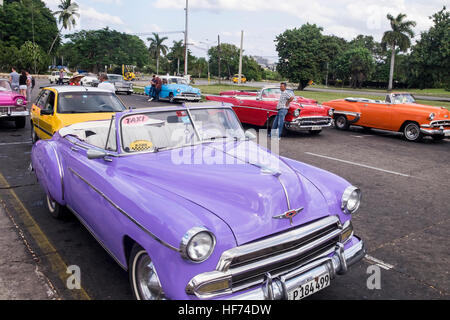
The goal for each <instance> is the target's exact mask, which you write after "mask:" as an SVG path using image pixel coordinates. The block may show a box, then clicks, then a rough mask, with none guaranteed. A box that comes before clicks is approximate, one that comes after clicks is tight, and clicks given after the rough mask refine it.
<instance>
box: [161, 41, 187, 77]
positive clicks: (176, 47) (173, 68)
mask: <svg viewBox="0 0 450 320" xmlns="http://www.w3.org/2000/svg"><path fill="white" fill-rule="evenodd" d="M166 57H167V59H168V60H169V61H170V71H169V73H177V74H179V73H180V69H182V66H183V65H184V44H183V40H180V41H174V42H173V45H172V47H171V48H170V51H169V53H168V54H167V55H166ZM188 61H191V59H189V57H188ZM183 70H184V69H183Z"/></svg>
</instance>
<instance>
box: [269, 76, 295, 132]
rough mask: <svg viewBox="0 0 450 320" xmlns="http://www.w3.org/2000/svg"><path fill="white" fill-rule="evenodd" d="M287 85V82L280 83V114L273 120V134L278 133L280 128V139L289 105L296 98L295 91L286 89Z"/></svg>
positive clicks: (278, 108)
mask: <svg viewBox="0 0 450 320" xmlns="http://www.w3.org/2000/svg"><path fill="white" fill-rule="evenodd" d="M286 87H287V84H286V83H285V82H282V83H281V84H280V90H281V95H280V100H279V101H278V105H277V110H278V114H277V116H276V117H275V120H274V121H273V125H272V130H271V131H272V132H271V136H272V135H273V134H276V131H277V130H278V139H281V135H282V134H283V129H284V118H285V117H286V115H287V113H288V111H289V105H290V104H291V102H292V101H294V98H295V96H294V94H293V92H292V91H291V90H286Z"/></svg>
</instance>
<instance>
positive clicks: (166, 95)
mask: <svg viewBox="0 0 450 320" xmlns="http://www.w3.org/2000/svg"><path fill="white" fill-rule="evenodd" d="M160 78H161V80H162V81H163V82H167V83H166V84H163V85H162V88H161V92H160V93H159V99H160V100H165V101H169V102H170V103H174V102H179V101H193V102H198V101H200V100H201V99H202V93H201V91H200V89H197V88H194V87H191V86H190V85H189V84H188V82H187V81H186V79H185V78H183V77H176V76H162V77H160ZM150 88H151V86H146V87H145V94H146V95H149V94H150Z"/></svg>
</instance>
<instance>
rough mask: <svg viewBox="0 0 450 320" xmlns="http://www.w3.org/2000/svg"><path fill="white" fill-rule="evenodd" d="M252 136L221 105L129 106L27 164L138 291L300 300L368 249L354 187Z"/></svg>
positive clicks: (144, 295) (37, 149) (143, 294)
mask: <svg viewBox="0 0 450 320" xmlns="http://www.w3.org/2000/svg"><path fill="white" fill-rule="evenodd" d="M254 138H255V136H254V134H252V133H251V132H244V130H243V129H242V126H241V124H240V122H239V120H238V119H237V117H236V115H235V113H234V111H233V110H232V109H231V108H230V107H226V106H211V105H209V106H205V105H203V106H196V107H192V108H191V107H185V106H177V107H159V108H152V109H151V110H138V111H126V112H123V113H117V114H116V115H115V116H113V118H112V119H111V120H110V121H109V120H108V121H104V120H103V121H92V122H85V123H79V124H74V125H71V126H68V127H65V128H63V129H61V130H60V131H58V133H56V134H55V135H54V136H53V138H52V139H51V140H48V141H38V142H37V143H36V144H35V145H34V147H33V151H32V166H33V169H34V171H35V173H36V176H37V178H38V180H39V182H40V184H41V186H42V187H43V189H44V190H45V192H46V194H47V200H46V203H47V206H48V209H49V211H50V213H51V214H52V215H53V216H54V217H56V218H61V217H62V216H63V215H64V214H65V213H66V212H67V210H69V211H71V212H72V213H73V214H74V215H75V216H76V217H77V218H78V219H79V220H80V221H81V222H82V224H83V225H84V226H85V227H86V228H87V229H88V230H89V231H90V232H91V233H92V234H93V235H94V237H95V238H96V239H97V240H98V241H99V243H100V244H101V245H102V246H103V247H104V248H105V249H106V251H107V252H108V253H109V254H110V255H111V256H112V257H113V258H114V259H115V260H116V262H117V263H118V264H119V265H120V266H121V267H122V268H124V269H125V270H128V272H129V277H130V284H131V287H132V290H133V292H134V294H135V296H136V298H137V299H147V300H151V299H178V300H182V299H183V300H185V299H245V300H255V299H293V300H296V299H302V298H305V297H307V296H309V295H311V294H313V293H316V292H317V291H319V290H321V289H323V288H325V287H327V286H329V285H330V283H332V282H333V279H334V278H335V277H336V276H337V275H342V274H345V273H346V272H347V270H348V267H349V266H350V265H352V264H354V263H355V262H357V261H359V260H360V259H361V258H362V257H363V256H364V255H365V248H364V244H363V241H362V240H361V239H360V238H358V237H356V236H355V235H354V232H353V226H352V223H351V215H352V214H353V213H354V212H355V211H357V209H358V208H359V205H360V198H361V192H360V190H359V189H358V188H356V187H354V186H352V185H350V184H349V183H348V182H347V181H345V180H344V179H342V178H340V177H337V176H335V175H333V174H331V173H329V172H326V171H324V170H321V169H318V168H315V167H312V166H309V165H307V164H304V163H301V162H297V161H294V160H291V159H287V158H284V157H279V156H277V155H275V154H272V153H271V152H270V151H268V150H267V149H265V148H263V147H261V146H260V145H258V144H256V143H255V142H253V141H252V140H253V139H254Z"/></svg>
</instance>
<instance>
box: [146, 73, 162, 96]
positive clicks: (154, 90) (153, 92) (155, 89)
mask: <svg viewBox="0 0 450 320" xmlns="http://www.w3.org/2000/svg"><path fill="white" fill-rule="evenodd" d="M163 84H164V83H163V81H162V80H161V78H160V77H158V76H157V75H155V74H154V75H153V76H152V80H151V81H150V85H151V88H150V93H149V98H150V99H148V101H153V100H155V101H159V93H160V92H161V88H162V85H163Z"/></svg>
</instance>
